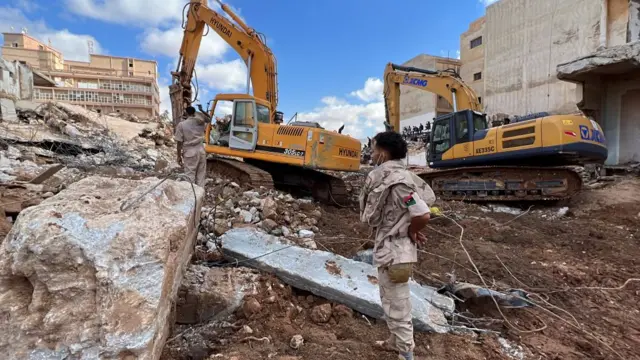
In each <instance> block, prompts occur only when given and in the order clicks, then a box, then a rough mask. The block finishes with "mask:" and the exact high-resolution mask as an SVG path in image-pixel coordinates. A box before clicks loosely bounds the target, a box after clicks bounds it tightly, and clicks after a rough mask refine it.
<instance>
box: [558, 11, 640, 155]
mask: <svg viewBox="0 0 640 360" xmlns="http://www.w3.org/2000/svg"><path fill="white" fill-rule="evenodd" d="M601 6H602V7H601V10H602V11H601V17H600V24H601V26H600V28H599V31H600V37H599V44H598V49H596V50H595V51H593V52H592V53H590V54H588V55H586V56H579V57H576V58H574V59H571V60H570V61H567V62H564V63H562V64H559V65H558V67H557V76H558V78H559V79H562V80H565V81H568V82H571V83H574V84H576V85H577V89H578V92H577V94H578V98H577V100H578V107H579V108H580V110H582V111H583V112H584V113H585V114H587V115H589V116H591V117H593V118H594V119H595V120H596V121H597V122H598V123H600V124H601V125H602V128H603V129H604V132H605V136H606V138H607V146H608V148H609V158H608V159H607V163H608V164H611V165H616V164H625V163H630V162H638V161H640V144H639V143H638V141H637V139H638V138H639V137H640V0H603V1H602V2H601ZM605 24H606V25H605Z"/></svg>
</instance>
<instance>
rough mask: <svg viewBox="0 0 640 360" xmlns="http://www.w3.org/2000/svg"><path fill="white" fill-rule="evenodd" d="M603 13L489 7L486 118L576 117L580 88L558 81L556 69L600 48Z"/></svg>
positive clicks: (566, 4)
mask: <svg viewBox="0 0 640 360" xmlns="http://www.w3.org/2000/svg"><path fill="white" fill-rule="evenodd" d="M600 12H601V5H600V1H599V0H589V1H584V0H536V1H530V0H502V1H498V2H496V3H494V4H493V5H491V6H489V7H487V10H486V16H485V25H484V35H483V40H484V53H485V59H484V62H485V71H484V95H485V96H484V105H485V109H486V111H487V113H488V114H489V115H492V114H507V115H511V116H512V115H526V114H531V113H536V112H542V111H547V112H549V113H573V112H577V111H578V109H577V107H576V102H577V93H576V85H575V84H571V83H568V82H564V81H561V80H559V79H557V77H556V75H555V67H556V65H557V64H559V63H562V62H565V61H568V60H570V59H573V58H575V57H576V56H582V55H587V54H589V53H591V52H592V51H594V50H595V49H596V48H597V47H598V42H599V37H600V27H599V22H600ZM462 60H463V63H464V61H465V59H464V58H463V59H462Z"/></svg>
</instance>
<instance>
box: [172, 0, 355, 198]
mask: <svg viewBox="0 0 640 360" xmlns="http://www.w3.org/2000/svg"><path fill="white" fill-rule="evenodd" d="M217 3H218V4H219V5H220V8H221V9H222V11H223V12H224V13H226V16H225V15H222V14H220V13H218V12H216V11H214V10H213V9H211V8H210V7H208V3H207V0H191V2H189V3H188V4H186V5H185V8H184V9H186V11H187V15H186V17H187V20H186V22H185V24H184V37H183V39H182V45H181V47H180V57H179V61H178V67H177V69H176V71H174V72H172V73H171V74H172V84H171V85H170V86H169V94H170V98H171V107H172V112H173V119H174V126H175V125H177V123H178V122H179V121H180V120H181V119H182V118H183V117H184V110H185V109H186V107H187V106H189V105H190V104H191V103H192V102H194V95H195V96H196V97H197V73H196V71H195V66H196V59H197V57H198V52H199V49H200V45H201V42H202V38H203V36H205V30H206V28H207V27H208V28H209V29H210V30H213V31H214V32H216V33H217V34H218V35H219V36H220V37H221V38H222V39H223V40H225V41H226V42H227V43H228V44H229V45H230V46H231V47H232V48H233V49H234V50H235V51H236V52H237V53H238V54H239V55H240V57H241V58H242V60H243V61H244V63H245V64H246V66H247V91H246V93H245V94H217V95H216V96H215V98H214V99H213V104H212V106H211V108H210V109H202V106H201V105H199V109H200V111H201V112H203V113H205V114H206V115H207V118H209V119H211V121H210V123H208V124H207V126H206V130H205V134H203V137H204V147H205V151H206V152H207V153H208V154H213V155H214V156H210V157H209V159H208V161H207V167H208V169H209V171H214V172H216V173H219V174H223V175H226V176H229V177H231V178H235V179H237V180H238V181H239V182H242V183H249V184H251V185H252V186H254V187H259V186H264V187H265V188H273V187H274V184H276V185H279V186H280V185H281V186H285V187H294V188H297V189H299V190H303V191H304V192H306V193H308V194H311V195H312V196H313V197H315V198H316V199H318V200H321V201H326V202H330V203H331V202H338V203H341V202H344V201H345V200H347V198H346V197H347V192H346V187H345V184H344V182H343V180H342V179H340V178H338V177H335V176H331V175H329V174H327V173H326V172H322V171H319V170H333V171H346V172H355V171H358V170H359V168H360V152H361V144H360V141H359V140H357V139H355V138H352V137H350V136H348V135H343V134H341V133H339V132H336V131H329V130H325V129H323V128H322V127H321V126H320V125H319V124H317V123H309V122H298V121H296V122H293V123H290V124H289V125H281V123H282V121H283V113H282V112H280V111H277V105H278V83H277V68H276V58H275V56H274V55H273V53H272V51H271V49H269V47H268V46H267V44H266V38H265V36H264V35H263V34H261V33H259V32H257V31H256V30H255V29H253V28H251V27H249V26H248V25H247V24H246V23H245V22H244V21H243V20H242V19H241V18H240V17H238V16H237V15H236V14H235V13H234V12H233V11H232V10H231V8H230V7H229V6H228V5H226V4H224V3H222V2H221V1H219V0H217ZM184 9H183V11H184ZM194 77H195V80H196V81H195V86H192V81H193V80H194ZM251 87H253V94H251V91H250V90H251ZM221 102H232V103H233V106H232V110H231V116H230V117H229V118H228V119H227V120H226V121H225V120H222V121H221V122H220V121H218V120H219V119H218V118H216V116H215V115H214V113H215V111H216V106H217V105H219V104H220V103H221ZM238 158H240V159H242V161H240V160H238Z"/></svg>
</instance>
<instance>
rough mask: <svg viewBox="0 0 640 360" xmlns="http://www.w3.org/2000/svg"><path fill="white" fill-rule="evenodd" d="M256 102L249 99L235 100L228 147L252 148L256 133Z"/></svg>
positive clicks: (253, 147) (254, 144)
mask: <svg viewBox="0 0 640 360" xmlns="http://www.w3.org/2000/svg"><path fill="white" fill-rule="evenodd" d="M256 113H257V111H256V103H255V101H251V100H235V101H234V102H233V116H232V120H231V135H230V136H229V147H230V148H232V149H241V150H254V149H255V146H256V140H257V135H258V123H257V121H256Z"/></svg>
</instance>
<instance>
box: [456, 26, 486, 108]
mask: <svg viewBox="0 0 640 360" xmlns="http://www.w3.org/2000/svg"><path fill="white" fill-rule="evenodd" d="M485 23H486V19H485V17H484V16H483V17H481V18H480V19H478V20H476V21H474V22H472V23H471V25H469V30H467V31H466V32H464V33H463V34H462V36H460V59H461V61H462V66H461V67H460V77H462V80H463V81H464V82H465V83H466V84H468V85H469V86H471V88H472V89H473V90H474V91H475V92H476V94H477V95H478V100H479V101H480V103H481V104H482V103H483V101H484V78H485V76H486V74H485V66H484V47H485V45H484V41H485V34H484V29H485Z"/></svg>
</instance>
